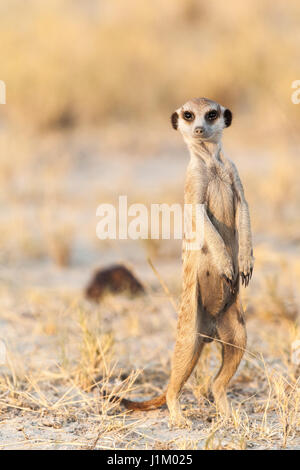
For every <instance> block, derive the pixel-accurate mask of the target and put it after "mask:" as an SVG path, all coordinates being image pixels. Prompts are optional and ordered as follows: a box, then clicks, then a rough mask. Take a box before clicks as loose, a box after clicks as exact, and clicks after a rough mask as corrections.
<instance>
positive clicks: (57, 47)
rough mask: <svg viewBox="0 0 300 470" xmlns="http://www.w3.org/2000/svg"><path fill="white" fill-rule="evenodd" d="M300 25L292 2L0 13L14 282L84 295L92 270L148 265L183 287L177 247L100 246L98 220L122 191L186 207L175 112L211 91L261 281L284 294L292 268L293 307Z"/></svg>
mask: <svg viewBox="0 0 300 470" xmlns="http://www.w3.org/2000/svg"><path fill="white" fill-rule="evenodd" d="M299 14H300V6H299V3H298V2H296V1H291V2H288V3H286V2H283V1H279V2H276V4H274V3H273V2H270V1H268V0H245V1H244V2H235V1H231V0H229V1H228V2H226V4H225V3H224V2H220V1H214V0H213V1H210V2H204V1H200V0H165V1H164V2H160V1H158V0H153V1H152V2H141V1H139V0H128V1H127V2H126V3H125V2H123V1H121V0H113V1H107V0H65V1H63V2H62V1H57V0H51V1H50V0H49V1H48V0H44V1H43V2H40V1H37V0H28V1H26V2H25V1H22V0H10V1H9V2H1V6H0V18H1V31H0V39H1V44H2V53H1V76H0V79H1V80H3V81H4V82H5V83H6V88H7V97H6V101H7V104H6V105H1V108H0V112H1V128H0V180H1V186H0V188H1V189H0V197H1V203H2V204H1V206H2V211H1V229H0V230H1V233H0V237H1V249H0V260H1V262H2V268H1V270H2V276H3V280H4V282H6V283H7V282H22V283H23V282H24V277H25V278H26V279H27V282H28V283H29V284H30V283H31V284H30V285H36V284H37V285H40V284H43V283H44V285H45V286H49V285H51V283H53V285H54V286H56V285H57V284H59V285H63V286H64V285H65V284H67V285H68V284H69V283H71V285H73V284H72V282H75V283H76V282H77V284H74V285H77V286H82V285H83V284H84V282H85V279H86V278H87V277H88V273H90V271H91V269H92V268H93V267H94V266H98V265H99V264H100V265H101V264H106V263H108V262H112V261H115V260H124V261H128V262H129V263H130V262H132V263H133V264H135V265H136V266H137V269H143V266H145V260H146V257H147V256H151V257H152V258H153V259H155V258H156V259H157V262H158V263H161V264H163V263H164V262H165V264H166V266H167V267H169V266H171V265H172V263H174V265H175V266H177V268H176V269H177V271H176V273H178V277H180V243H178V242H173V241H172V242H170V243H169V242H165V241H151V240H148V241H143V240H141V241H137V242H131V241H125V242H122V243H121V242H116V241H107V242H103V241H100V240H98V239H97V237H96V224H97V219H96V215H95V212H96V208H97V206H98V205H99V204H100V203H103V202H112V203H116V202H117V200H118V196H119V195H120V194H126V195H127V196H128V203H129V204H130V203H131V202H143V203H145V204H150V203H151V202H167V203H172V202H182V195H183V181H184V173H185V168H186V165H187V151H186V149H185V146H184V143H183V142H182V139H181V138H180V136H179V135H178V134H177V133H175V132H174V131H173V129H171V126H170V122H169V117H170V114H171V113H172V112H173V110H174V109H176V108H177V107H178V106H179V105H181V104H182V103H183V102H185V101H186V100H188V99H189V98H190V97H193V96H206V97H209V98H212V99H214V100H217V101H219V102H220V103H221V104H223V105H224V106H226V107H229V108H230V109H231V110H232V111H233V114H234V120H233V125H232V126H231V128H230V129H228V130H226V132H225V135H224V147H225V150H226V152H227V154H228V155H229V156H230V157H231V158H232V159H233V160H234V161H235V162H236V163H237V166H238V168H239V170H240V173H241V176H242V179H243V181H244V186H245V191H246V195H247V198H248V200H249V203H250V209H251V215H252V225H253V232H254V240H255V245H256V249H255V252H256V258H257V268H256V270H257V271H258V273H257V275H256V276H255V277H256V279H257V282H258V280H259V276H260V275H261V280H260V282H262V283H266V282H267V283H271V286H273V287H272V289H275V290H277V284H278V283H281V282H282V279H283V277H284V276H282V270H283V269H285V270H286V272H287V275H286V284H287V287H286V286H284V292H285V293H286V292H287V290H286V289H287V288H288V290H289V291H291V294H290V295H291V299H293V302H294V299H296V297H297V295H298V293H297V292H298V291H297V288H296V284H295V283H297V282H298V281H299V274H300V258H299V244H300V236H299V222H300V210H299V207H300V189H299V184H298V174H299V169H300V163H299V150H298V149H299V128H300V122H299V116H300V105H296V104H293V103H292V99H291V95H292V93H293V91H295V90H293V89H292V83H293V81H294V80H297V79H298V78H299V62H300V61H299V59H300V48H299V39H300V30H299V27H298V25H299ZM259 263H261V264H262V266H261V267H262V269H261V270H260V269H259ZM290 263H292V267H291V265H290ZM61 268H65V270H63V269H61ZM162 269H163V268H162ZM172 269H173V268H172ZM24 270H25V271H24ZM264 270H265V272H264ZM292 272H293V275H292V274H291V273H292ZM24 273H26V274H24ZM270 273H271V274H270ZM18 276H20V279H19V281H17V279H18ZM43 276H44V277H43ZM72 276H73V277H72ZM268 276H271V281H270V279H269V277H268ZM279 276H281V280H280V281H279ZM297 276H298V277H297ZM178 282H179V284H180V280H179V281H178ZM254 286H255V282H254ZM274 286H275V287H274ZM259 287H261V285H259ZM278 289H280V286H278ZM291 301H292V300H291Z"/></svg>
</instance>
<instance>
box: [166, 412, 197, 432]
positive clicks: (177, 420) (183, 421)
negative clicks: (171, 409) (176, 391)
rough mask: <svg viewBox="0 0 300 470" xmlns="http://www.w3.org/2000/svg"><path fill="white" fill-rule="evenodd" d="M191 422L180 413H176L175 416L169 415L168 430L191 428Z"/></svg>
mask: <svg viewBox="0 0 300 470" xmlns="http://www.w3.org/2000/svg"><path fill="white" fill-rule="evenodd" d="M191 427H192V422H191V420H189V419H188V418H186V417H185V416H183V414H182V413H176V414H175V415H171V416H170V419H169V429H176V428H191Z"/></svg>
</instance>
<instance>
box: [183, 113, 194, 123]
mask: <svg viewBox="0 0 300 470" xmlns="http://www.w3.org/2000/svg"><path fill="white" fill-rule="evenodd" d="M183 118H184V119H185V120H186V121H193V119H194V118H195V116H194V113H192V112H191V111H184V113H183Z"/></svg>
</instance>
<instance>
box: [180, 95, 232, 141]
mask: <svg viewBox="0 0 300 470" xmlns="http://www.w3.org/2000/svg"><path fill="white" fill-rule="evenodd" d="M231 121H232V113H231V111H230V110H229V109H226V108H224V107H223V106H221V105H220V104H218V103H216V102H215V101H212V100H209V99H207V98H194V99H192V100H190V101H187V103H185V104H184V105H183V106H181V107H180V108H178V109H177V110H176V111H175V112H174V113H173V114H172V116H171V123H172V126H173V128H174V129H179V130H180V132H181V134H182V135H183V138H184V139H185V140H186V141H190V140H196V141H197V140H201V141H206V142H218V141H219V140H220V139H221V137H222V132H223V129H224V128H225V127H229V126H230V124H231Z"/></svg>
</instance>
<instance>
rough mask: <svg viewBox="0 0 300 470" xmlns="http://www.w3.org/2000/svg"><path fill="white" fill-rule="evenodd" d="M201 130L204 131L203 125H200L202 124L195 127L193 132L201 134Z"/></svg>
mask: <svg viewBox="0 0 300 470" xmlns="http://www.w3.org/2000/svg"><path fill="white" fill-rule="evenodd" d="M203 132H204V127H202V126H198V127H195V129H194V134H196V135H201V134H203Z"/></svg>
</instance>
